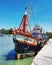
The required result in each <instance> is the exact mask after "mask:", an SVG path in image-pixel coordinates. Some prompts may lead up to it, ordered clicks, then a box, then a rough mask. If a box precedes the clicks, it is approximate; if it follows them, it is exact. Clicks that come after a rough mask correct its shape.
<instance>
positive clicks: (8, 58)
mask: <svg viewBox="0 0 52 65" xmlns="http://www.w3.org/2000/svg"><path fill="white" fill-rule="evenodd" d="M15 55H16V52H15V50H11V51H10V52H9V53H8V54H7V55H6V60H15Z"/></svg>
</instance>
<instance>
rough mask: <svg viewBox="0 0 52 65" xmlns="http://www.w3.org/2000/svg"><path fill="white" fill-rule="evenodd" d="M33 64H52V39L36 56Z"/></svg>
mask: <svg viewBox="0 0 52 65" xmlns="http://www.w3.org/2000/svg"><path fill="white" fill-rule="evenodd" d="M31 65H52V39H49V41H48V42H47V44H46V45H45V46H44V47H43V48H42V49H41V50H40V52H39V53H38V54H37V55H36V56H35V58H34V59H33V61H32V63H31Z"/></svg>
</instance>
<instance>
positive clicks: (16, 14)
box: [0, 0, 52, 32]
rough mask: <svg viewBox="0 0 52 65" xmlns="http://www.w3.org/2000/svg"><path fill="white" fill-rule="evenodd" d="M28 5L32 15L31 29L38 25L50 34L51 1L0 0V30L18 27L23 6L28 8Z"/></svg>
mask: <svg viewBox="0 0 52 65" xmlns="http://www.w3.org/2000/svg"><path fill="white" fill-rule="evenodd" d="M30 3H32V6H33V14H34V22H33V23H32V22H30V24H31V27H33V26H34V24H36V23H38V24H39V25H40V26H41V27H42V28H43V29H44V30H45V31H49V32H52V0H0V29H1V28H6V29H8V28H14V27H18V26H19V25H20V22H21V20H22V17H23V14H24V8H25V6H27V7H29V5H30ZM32 25H33V26H32Z"/></svg>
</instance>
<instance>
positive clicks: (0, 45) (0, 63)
mask: <svg viewBox="0 0 52 65" xmlns="http://www.w3.org/2000/svg"><path fill="white" fill-rule="evenodd" d="M14 54H15V51H14V43H13V41H12V37H8V36H5V37H0V65H30V64H31V62H32V60H33V57H30V58H24V59H21V60H14ZM7 59H8V60H7Z"/></svg>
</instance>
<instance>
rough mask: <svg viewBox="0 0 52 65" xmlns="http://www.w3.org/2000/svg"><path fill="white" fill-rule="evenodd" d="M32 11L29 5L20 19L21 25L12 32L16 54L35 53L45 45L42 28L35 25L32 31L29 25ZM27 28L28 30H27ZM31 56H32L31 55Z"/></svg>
mask: <svg viewBox="0 0 52 65" xmlns="http://www.w3.org/2000/svg"><path fill="white" fill-rule="evenodd" d="M31 9H32V5H30V7H29V10H28V12H27V11H26V8H25V13H24V16H23V18H22V21H21V24H20V26H19V27H18V28H16V29H14V30H12V34H13V42H14V45H15V51H16V52H17V54H24V53H33V52H35V53H37V51H38V50H40V49H41V48H42V47H43V43H45V41H46V40H45V38H44V37H43V36H44V35H45V33H44V34H43V33H42V28H40V27H39V26H38V25H36V26H35V27H34V28H33V29H32V30H31V28H30V25H29V20H28V18H29V15H30V12H31ZM28 26H29V29H30V31H29V29H27V28H28ZM31 55H32V54H31Z"/></svg>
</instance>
